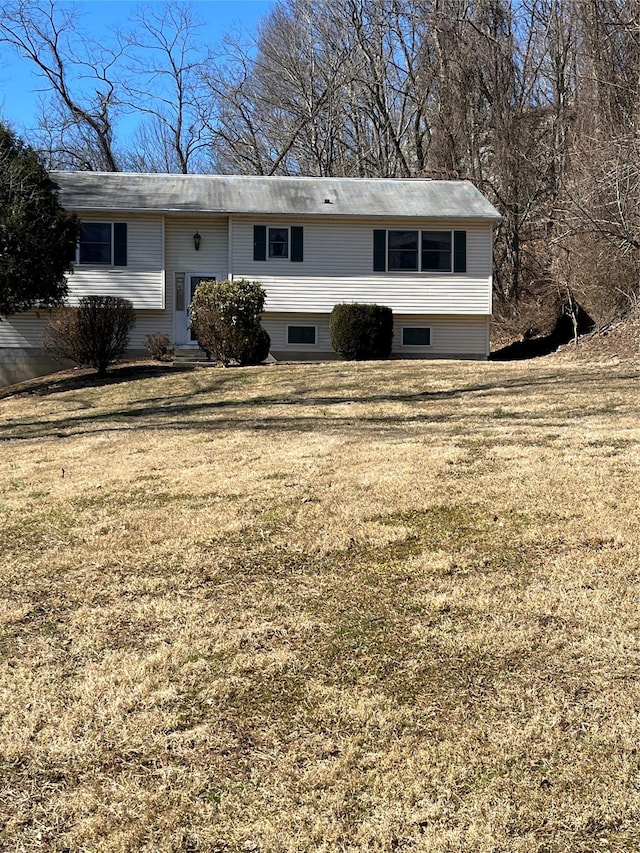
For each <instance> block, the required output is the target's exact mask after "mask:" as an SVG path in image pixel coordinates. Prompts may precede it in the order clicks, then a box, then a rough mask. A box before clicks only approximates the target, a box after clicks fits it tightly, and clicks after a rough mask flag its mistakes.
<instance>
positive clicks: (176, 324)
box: [165, 216, 229, 346]
mask: <svg viewBox="0 0 640 853" xmlns="http://www.w3.org/2000/svg"><path fill="white" fill-rule="evenodd" d="M227 223H228V217H226V216H218V217H205V216H199V217H191V216H184V217H182V216H181V217H177V216H176V217H167V219H166V231H165V234H166V263H167V308H168V309H169V310H170V312H171V324H172V327H171V332H170V333H168V334H170V336H171V340H172V342H173V343H175V344H177V345H178V346H182V345H184V344H189V343H191V340H190V335H189V330H188V326H189V318H188V314H187V311H186V309H187V308H188V302H189V294H188V290H189V275H196V276H203V275H204V276H215V277H216V278H218V279H224V278H227V276H228V275H229V269H228V267H229V239H228V224H227ZM196 232H197V233H198V234H199V235H200V248H199V249H198V250H196V248H195V246H194V243H193V236H194V234H195V233H196ZM176 277H177V278H178V279H179V280H180V281H181V282H182V283H183V285H184V287H185V311H175V310H174V309H175V305H176V301H175V299H176Z"/></svg>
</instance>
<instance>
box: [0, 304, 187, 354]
mask: <svg viewBox="0 0 640 853" xmlns="http://www.w3.org/2000/svg"><path fill="white" fill-rule="evenodd" d="M52 313H55V309H52V310H49V309H41V310H39V311H25V312H24V313H22V314H14V315H13V316H11V317H7V318H5V319H3V320H2V322H0V349H1V348H2V347H10V348H12V349H13V348H20V347H35V348H40V347H42V346H43V340H42V331H43V329H44V325H45V323H46V321H47V319H48V317H49V316H50V315H51V314H52ZM171 333H172V324H171V315H170V314H169V313H168V312H167V311H136V324H135V326H134V327H133V329H132V331H131V335H130V336H129V348H130V349H132V350H143V349H145V348H146V345H147V335H169V337H171Z"/></svg>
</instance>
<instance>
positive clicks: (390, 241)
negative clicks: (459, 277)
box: [373, 229, 467, 273]
mask: <svg viewBox="0 0 640 853" xmlns="http://www.w3.org/2000/svg"><path fill="white" fill-rule="evenodd" d="M373 269H374V271H375V272H387V271H388V272H402V271H408V272H440V273H450V272H456V273H465V272H466V271H467V232H466V231H409V230H406V231H400V230H384V229H376V230H375V231H374V232H373Z"/></svg>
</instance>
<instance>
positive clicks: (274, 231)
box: [269, 228, 289, 258]
mask: <svg viewBox="0 0 640 853" xmlns="http://www.w3.org/2000/svg"><path fill="white" fill-rule="evenodd" d="M269 257H270V258H288V257H289V229H288V228H269Z"/></svg>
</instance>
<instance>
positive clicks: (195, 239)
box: [193, 231, 202, 252]
mask: <svg viewBox="0 0 640 853" xmlns="http://www.w3.org/2000/svg"><path fill="white" fill-rule="evenodd" d="M200 240H202V237H201V236H200V235H199V234H198V232H197V231H196V233H195V234H194V235H193V248H194V249H195V250H196V252H197V251H198V249H199V248H200Z"/></svg>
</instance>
